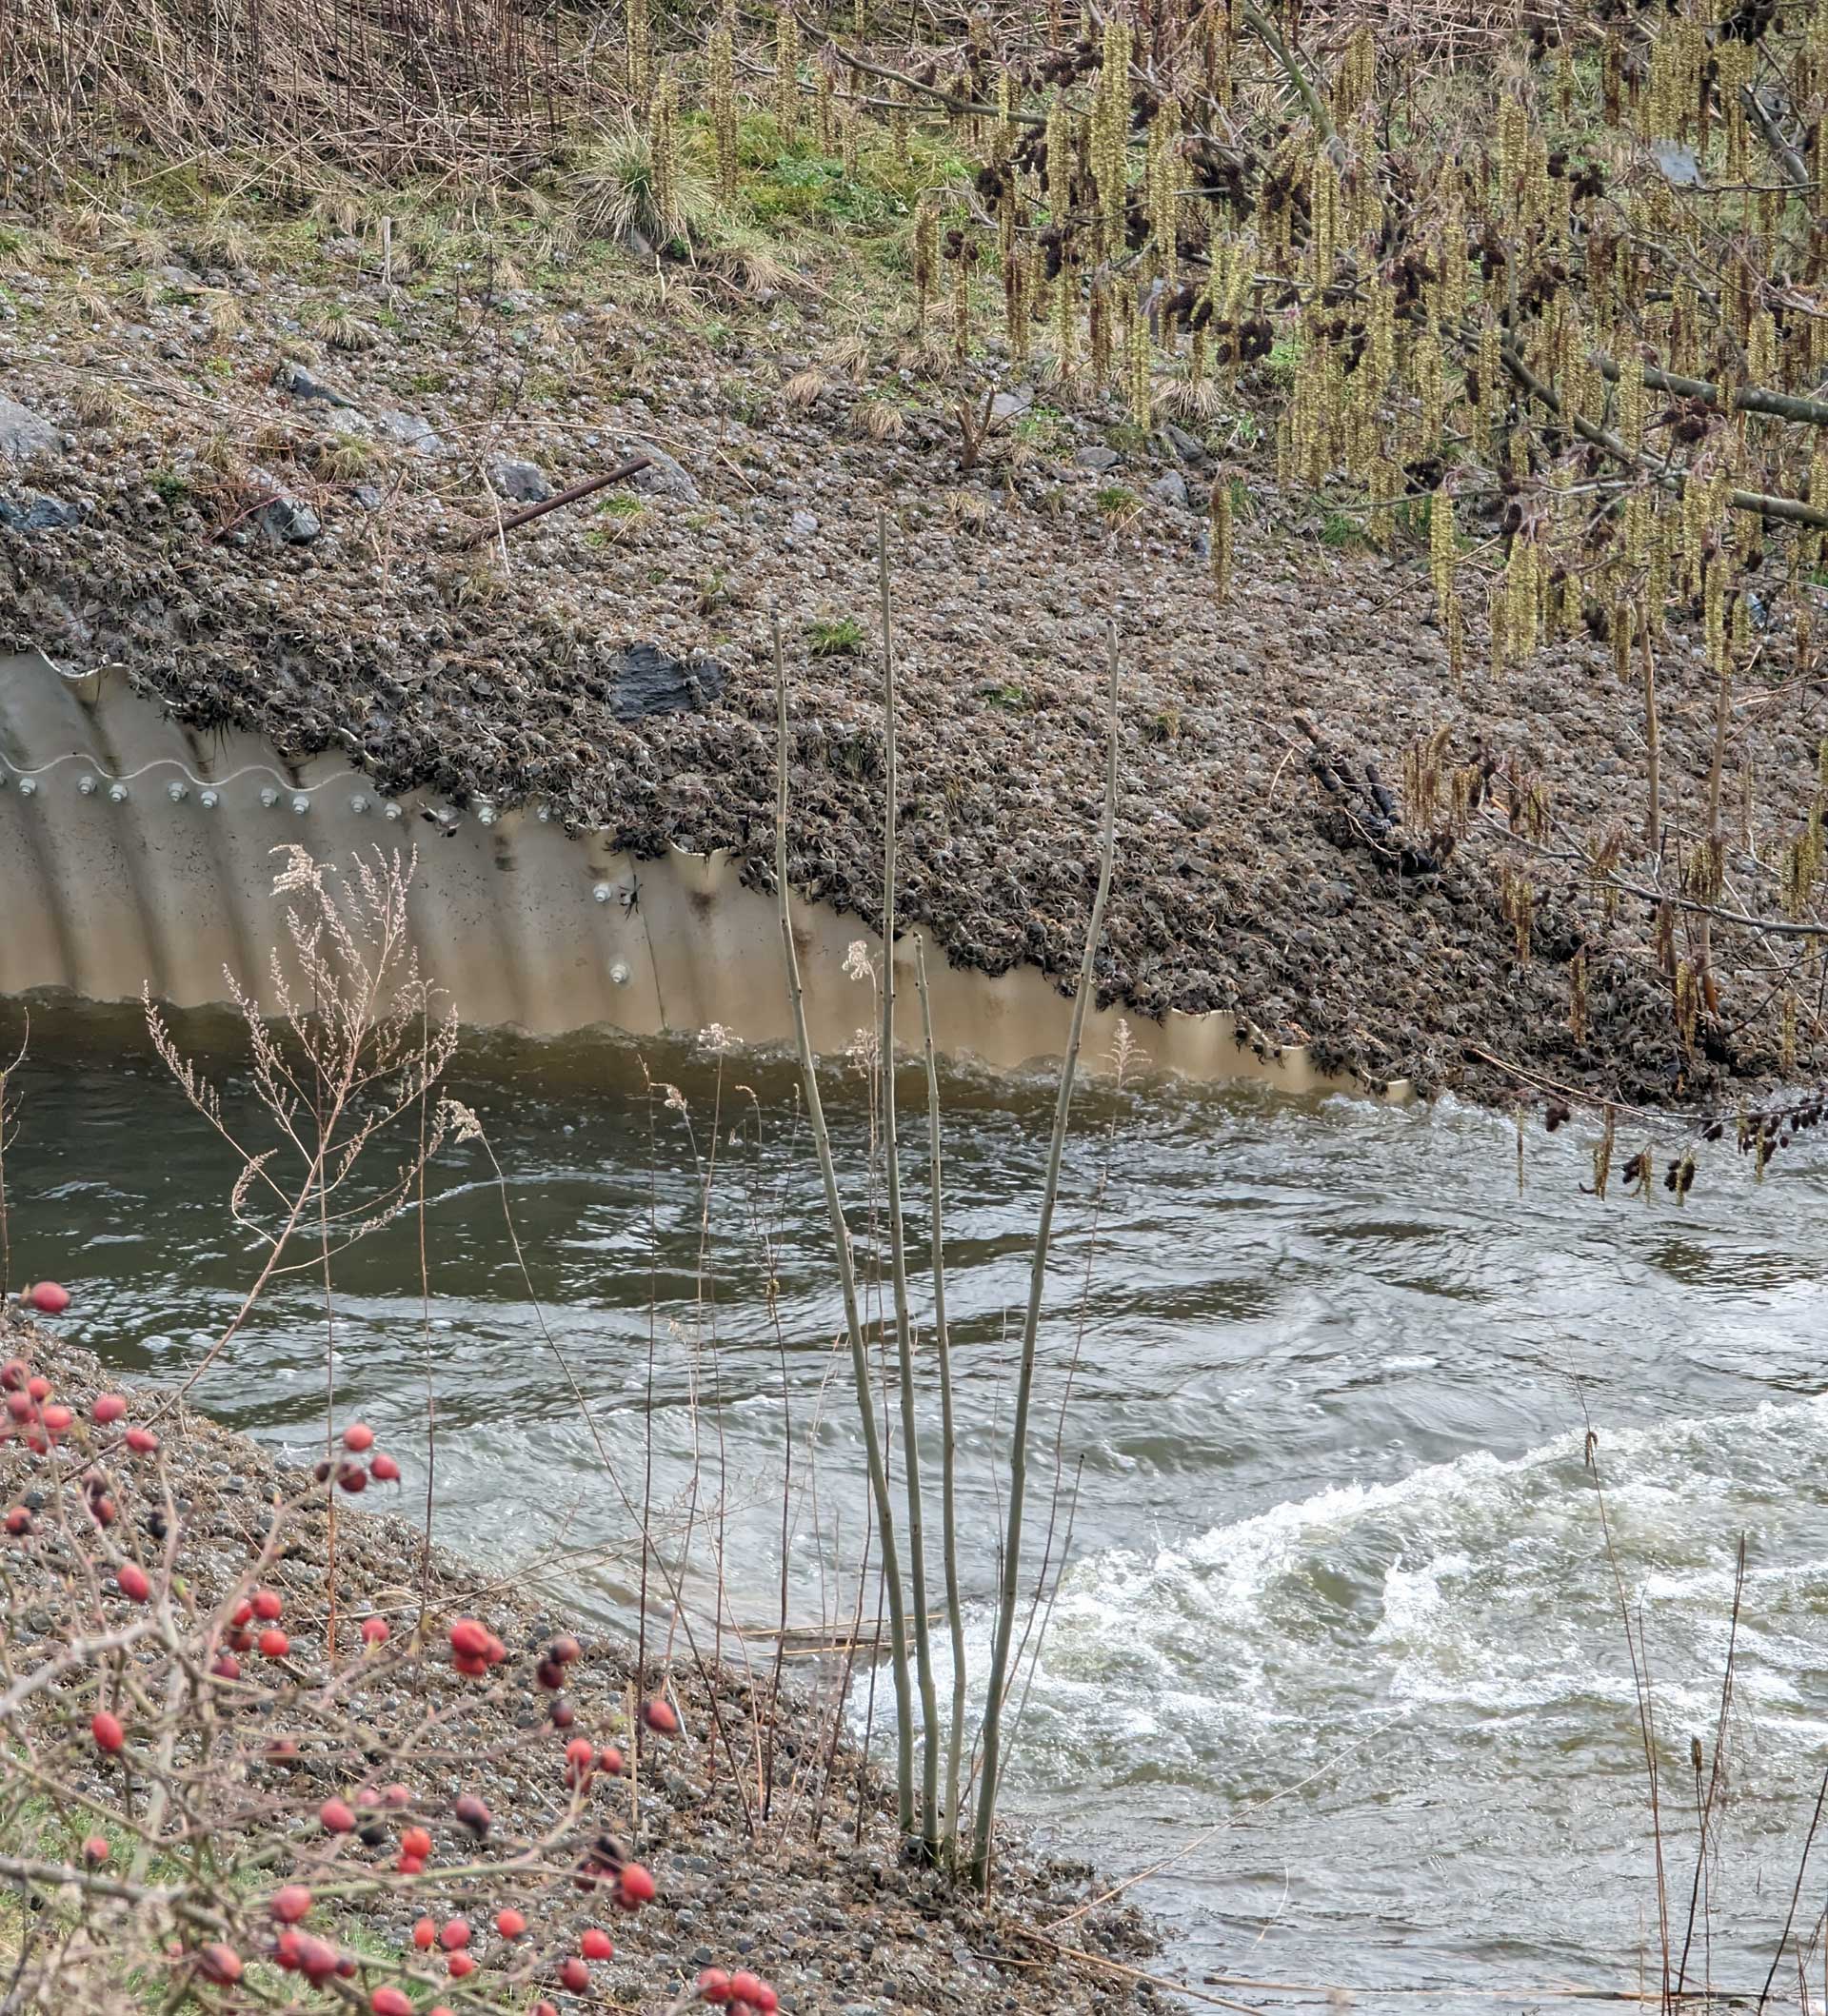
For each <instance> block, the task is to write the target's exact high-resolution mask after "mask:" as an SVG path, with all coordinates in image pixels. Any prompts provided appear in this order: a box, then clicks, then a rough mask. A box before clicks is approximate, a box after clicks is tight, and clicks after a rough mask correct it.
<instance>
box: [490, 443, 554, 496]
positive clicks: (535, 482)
mask: <svg viewBox="0 0 1828 2016" xmlns="http://www.w3.org/2000/svg"><path fill="white" fill-rule="evenodd" d="M488 480H489V482H490V484H493V485H494V488H495V492H496V495H497V496H500V497H506V498H507V501H508V503H509V504H544V503H545V502H546V499H547V498H548V497H550V496H551V494H552V485H551V484H550V483H549V482H548V481H547V479H546V471H545V470H544V469H542V468H541V467H540V466H539V465H538V464H537V463H531V462H515V461H514V460H512V458H510V457H508V456H506V455H501V456H497V457H496V459H495V460H494V461H493V462H491V463H490V464H489V465H488Z"/></svg>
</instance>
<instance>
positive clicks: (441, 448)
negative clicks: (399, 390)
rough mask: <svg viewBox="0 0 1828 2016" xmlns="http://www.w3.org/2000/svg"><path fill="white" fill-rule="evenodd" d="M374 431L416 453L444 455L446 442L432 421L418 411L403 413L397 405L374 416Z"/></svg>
mask: <svg viewBox="0 0 1828 2016" xmlns="http://www.w3.org/2000/svg"><path fill="white" fill-rule="evenodd" d="M374 431H375V432H376V433H377V434H379V435H380V436H381V437H382V438H383V439H384V440H386V441H391V442H397V443H398V444H399V445H400V446H401V447H403V448H410V449H411V450H412V452H413V453H414V454H415V455H442V454H443V453H444V452H445V445H444V442H443V441H442V440H441V439H440V438H439V436H438V432H437V430H436V428H434V427H433V425H431V423H430V421H428V420H422V419H420V417H419V415H418V414H417V413H403V412H402V411H401V410H400V409H399V408H398V407H397V406H392V407H389V408H388V409H387V411H386V412H385V413H377V414H376V415H375V416H374Z"/></svg>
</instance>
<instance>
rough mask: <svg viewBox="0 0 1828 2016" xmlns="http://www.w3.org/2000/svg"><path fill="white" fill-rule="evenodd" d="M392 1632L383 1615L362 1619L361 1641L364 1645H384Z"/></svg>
mask: <svg viewBox="0 0 1828 2016" xmlns="http://www.w3.org/2000/svg"><path fill="white" fill-rule="evenodd" d="M392 1635H393V1634H392V1632H391V1631H389V1630H388V1628H387V1619H386V1618H385V1617H364V1618H363V1620H362V1642H363V1644H364V1645H385V1644H386V1643H387V1640H388V1638H390V1637H391V1636H392Z"/></svg>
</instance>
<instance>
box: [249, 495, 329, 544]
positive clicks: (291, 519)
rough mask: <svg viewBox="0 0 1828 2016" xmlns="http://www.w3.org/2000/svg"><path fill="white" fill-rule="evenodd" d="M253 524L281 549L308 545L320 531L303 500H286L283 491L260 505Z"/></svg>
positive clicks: (317, 521) (313, 513)
mask: <svg viewBox="0 0 1828 2016" xmlns="http://www.w3.org/2000/svg"><path fill="white" fill-rule="evenodd" d="M254 522H255V523H256V524H258V525H259V526H260V529H261V530H262V531H263V532H264V533H266V535H267V537H268V539H270V540H272V541H273V542H274V544H277V545H282V546H308V545H309V544H310V543H311V541H312V540H314V539H315V538H316V537H317V535H318V534H319V533H320V532H321V531H323V529H324V523H323V521H322V520H321V519H320V518H319V517H318V515H317V513H316V512H315V511H313V510H312V509H311V507H310V505H309V504H307V503H306V502H305V501H304V499H303V498H301V497H288V495H287V494H286V493H285V492H284V491H283V490H282V491H281V492H280V494H279V495H278V496H277V497H273V498H269V499H268V501H267V503H265V504H262V505H261V507H260V509H259V510H258V511H256V512H255V513H254Z"/></svg>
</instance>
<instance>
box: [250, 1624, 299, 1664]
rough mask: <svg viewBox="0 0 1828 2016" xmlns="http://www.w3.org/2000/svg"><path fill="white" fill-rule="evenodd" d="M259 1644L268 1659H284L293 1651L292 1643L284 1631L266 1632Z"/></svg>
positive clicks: (263, 1632)
mask: <svg viewBox="0 0 1828 2016" xmlns="http://www.w3.org/2000/svg"><path fill="white" fill-rule="evenodd" d="M258 1642H259V1645H260V1649H261V1650H262V1652H263V1653H265V1655H266V1656H267V1657H268V1659H283V1658H285V1656H286V1654H287V1653H288V1651H290V1650H291V1649H292V1641H291V1640H290V1639H289V1638H288V1636H287V1635H286V1633H285V1632H284V1631H273V1630H268V1631H262V1632H261V1634H260V1638H259V1641H258Z"/></svg>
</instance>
